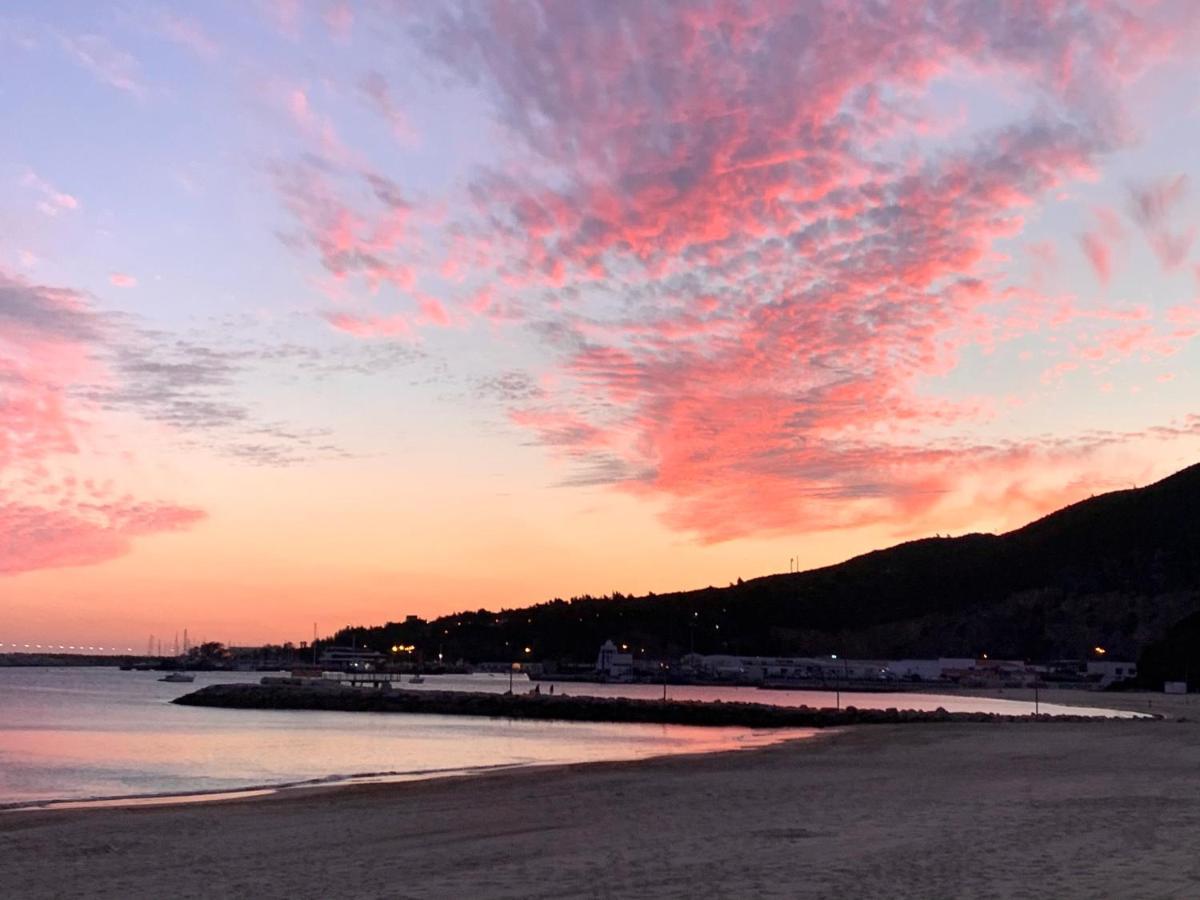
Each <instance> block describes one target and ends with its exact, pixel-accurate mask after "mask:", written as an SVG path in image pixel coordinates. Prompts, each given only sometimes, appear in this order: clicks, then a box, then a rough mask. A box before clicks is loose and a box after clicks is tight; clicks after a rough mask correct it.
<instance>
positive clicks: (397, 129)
mask: <svg viewBox="0 0 1200 900" xmlns="http://www.w3.org/2000/svg"><path fill="white" fill-rule="evenodd" d="M358 89H359V92H360V93H361V94H362V95H363V96H364V97H365V98H366V99H367V101H368V102H369V103H370V105H371V107H372V109H374V110H375V112H376V113H377V114H378V115H379V116H381V117H382V118H383V119H384V121H385V122H387V124H388V127H389V128H390V129H391V132H392V135H393V136H394V137H395V138H396V140H397V141H399V142H400V143H401V144H403V145H405V146H412V145H413V144H415V143H416V137H417V136H416V132H415V131H414V130H413V127H412V123H411V122H409V120H408V117H407V116H406V115H405V114H404V112H403V110H401V109H400V108H399V107H398V106H397V105H396V103H395V101H394V100H393V99H392V95H391V91H390V89H389V87H388V83H387V79H386V78H384V77H383V75H381V74H380V73H379V72H376V71H373V70H372V71H370V72H368V73H367V74H366V75H364V76H363V77H362V78H361V79H360V80H359V82H358Z"/></svg>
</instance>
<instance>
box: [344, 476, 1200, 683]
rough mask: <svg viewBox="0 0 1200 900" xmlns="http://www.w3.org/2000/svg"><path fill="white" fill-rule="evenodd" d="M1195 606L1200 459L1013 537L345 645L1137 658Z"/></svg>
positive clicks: (449, 622) (1199, 576)
mask: <svg viewBox="0 0 1200 900" xmlns="http://www.w3.org/2000/svg"><path fill="white" fill-rule="evenodd" d="M1198 612H1200V465H1196V466H1192V467H1190V468H1188V469H1185V470H1183V471H1181V472H1178V473H1176V474H1175V475H1172V476H1170V477H1169V478H1166V479H1164V480H1163V481H1160V482H1158V483H1156V484H1153V485H1150V486H1148V487H1143V488H1135V489H1131V490H1124V491H1116V492H1113V493H1109V494H1103V495H1101V496H1097V497H1093V498H1091V499H1088V500H1084V501H1082V502H1080V503H1076V504H1073V505H1072V506H1068V507H1066V508H1064V509H1061V510H1059V511H1057V512H1055V513H1052V514H1051V515H1048V516H1046V517H1044V518H1042V519H1039V520H1038V521H1036V522H1033V523H1031V524H1029V525H1026V526H1025V527H1023V528H1020V529H1017V530H1016V531H1012V532H1009V533H1007V534H1002V535H991V534H970V535H965V536H962V537H954V538H927V539H924V540H917V541H911V542H908V543H904V544H900V545H898V546H895V547H890V548H888V549H886V550H877V551H874V552H872V553H867V554H865V555H863V556H859V557H855V558H853V559H850V560H847V561H845V562H843V563H839V564H837V565H832V566H826V567H824V568H820V569H813V570H811V571H807V572H800V573H794V574H780V575H769V576H765V577H762V578H755V579H752V580H749V581H745V582H743V581H741V580H739V581H737V582H736V583H734V584H730V585H729V586H727V587H708V588H702V589H700V590H692V591H683V592H678V593H671V594H660V595H648V596H645V597H626V596H622V595H621V594H614V595H613V596H611V597H576V598H573V599H571V600H570V601H564V600H561V599H556V600H553V601H550V602H548V603H540V604H537V605H535V606H530V607H527V608H524V609H516V610H501V611H498V612H492V611H487V610H482V609H481V610H479V611H477V612H470V613H461V614H457V615H452V616H445V617H443V618H440V619H436V620H434V621H431V622H423V621H421V620H417V619H413V618H411V617H410V619H409V620H407V621H406V622H402V623H389V624H388V625H384V626H379V627H374V628H352V629H344V630H343V631H341V632H339V633H338V634H337V635H336V636H335V638H334V641H336V642H337V643H343V642H345V643H348V642H350V641H351V640H354V641H357V642H358V644H359V645H360V646H371V647H375V648H376V649H379V650H382V651H385V652H386V651H387V650H388V649H389V648H391V647H392V646H393V645H397V644H401V645H415V646H416V647H417V648H419V650H420V652H421V653H422V654H423V655H424V658H425V659H427V660H432V659H435V658H436V657H437V654H438V653H441V654H442V655H443V657H444V658H445V659H446V660H455V659H460V658H462V659H467V660H472V661H480V660H516V659H530V660H562V661H579V662H581V661H587V660H591V659H594V658H595V654H596V649H597V647H598V646H599V645H600V643H601V642H602V641H604V640H605V639H608V638H611V639H613V640H616V641H618V642H621V643H626V644H628V645H630V647H631V648H633V650H634V651H635V652H638V653H642V652H644V653H645V654H646V655H648V656H658V655H662V654H670V655H679V654H682V653H686V652H688V651H689V650H691V649H695V650H696V651H699V652H727V651H728V652H738V653H753V654H770V655H775V654H780V655H783V654H788V655H821V654H828V653H840V654H843V655H847V656H857V657H903V656H930V655H932V656H937V655H947V656H950V655H955V656H956V655H974V654H980V653H985V652H986V653H989V654H990V655H992V656H997V657H1009V658H1024V659H1049V658H1055V657H1066V658H1072V657H1080V656H1083V655H1085V654H1086V653H1087V652H1088V651H1089V650H1090V648H1092V647H1093V646H1096V645H1103V646H1105V647H1107V648H1108V649H1109V652H1110V654H1111V655H1112V656H1114V657H1116V656H1120V657H1125V658H1129V657H1137V656H1138V655H1139V654H1140V653H1141V652H1142V650H1143V649H1145V648H1146V647H1147V646H1150V645H1156V642H1161V641H1163V640H1164V639H1166V638H1167V636H1168V635H1169V634H1170V633H1172V632H1171V629H1172V628H1173V627H1174V626H1175V625H1176V623H1179V622H1181V621H1182V620H1184V619H1186V618H1187V617H1188V616H1190V615H1192V614H1194V613H1198ZM1193 630H1195V629H1193ZM1177 643H1178V642H1177ZM1172 646H1174V645H1172ZM526 648H528V652H527V651H526ZM1162 652H1164V653H1165V652H1166V651H1162ZM1173 652H1175V653H1178V652H1180V651H1179V648H1178V647H1176V649H1175V651H1173ZM1164 658H1165V657H1164ZM1198 674H1200V668H1198Z"/></svg>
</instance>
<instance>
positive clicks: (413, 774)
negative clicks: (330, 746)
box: [0, 728, 841, 817]
mask: <svg viewBox="0 0 1200 900" xmlns="http://www.w3.org/2000/svg"><path fill="white" fill-rule="evenodd" d="M742 730H745V729H742ZM840 730H841V729H837V728H827V729H797V728H787V729H761V730H757V731H750V732H749V734H748V735H747V736H748V737H750V738H754V739H755V740H753V741H752V742H750V743H747V744H744V745H740V746H728V747H723V748H720V749H707V750H688V751H686V752H679V753H671V752H666V753H656V754H653V755H650V756H643V757H637V758H633V759H619V758H618V759H598V760H578V761H571V762H541V763H539V762H533V763H493V764H488V765H479V766H460V767H453V768H446V769H425V770H420V769H416V770H409V771H388V772H360V773H352V774H349V775H328V776H324V777H318V778H306V779H301V780H297V781H285V782H278V783H264V784H253V785H246V786H244V787H232V788H227V789H223V790H196V791H180V792H163V793H150V794H126V795H109V796H103V797H87V798H69V797H65V798H50V799H36V800H19V801H11V802H0V817H3V816H4V814H5V813H25V814H28V813H33V812H48V813H56V812H63V811H69V810H70V811H80V810H101V809H135V808H144V807H155V808H160V807H170V806H186V805H191V804H196V803H205V804H216V803H227V802H244V801H247V800H269V799H275V798H281V797H283V796H290V795H292V794H295V793H297V792H304V791H328V790H330V789H335V790H338V791H343V790H352V789H354V788H358V787H365V786H372V785H373V786H379V785H399V784H410V783H413V782H425V781H440V780H443V779H462V778H480V777H484V776H487V775H492V774H495V773H499V772H513V773H516V772H526V771H551V770H554V769H558V768H562V767H572V766H589V765H614V764H625V763H629V764H635V763H641V762H648V761H651V760H657V759H677V758H701V757H707V756H716V755H721V754H724V753H751V752H755V751H758V750H765V749H768V748H770V747H774V746H776V745H779V744H786V743H793V742H802V741H811V740H816V739H818V738H828V737H831V736H833V735H835V734H838V733H839V732H840Z"/></svg>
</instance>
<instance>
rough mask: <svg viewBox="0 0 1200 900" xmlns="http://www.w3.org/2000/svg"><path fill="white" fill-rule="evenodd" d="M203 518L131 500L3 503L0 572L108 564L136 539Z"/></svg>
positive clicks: (0, 510) (185, 509)
mask: <svg viewBox="0 0 1200 900" xmlns="http://www.w3.org/2000/svg"><path fill="white" fill-rule="evenodd" d="M203 519H204V512H203V511H202V510H199V509H195V508H191V507H183V506H175V505H172V504H164V503H149V502H133V501H129V500H125V501H118V502H113V503H105V504H83V505H78V506H75V507H72V508H68V509H62V508H53V507H42V506H29V505H25V504H20V503H0V533H2V534H4V538H5V539H4V540H3V541H0V575H14V574H17V573H20V572H30V571H35V570H37V569H51V568H62V567H64V566H89V565H96V564H98V563H103V562H107V561H109V560H112V559H116V558H118V557H121V556H124V555H125V554H127V553H128V552H129V551H130V549H131V547H132V542H133V539H134V538H137V537H142V536H145V535H150V534H160V533H163V532H169V531H179V530H183V529H186V528H189V527H191V526H193V525H195V524H196V523H197V522H200V521H201V520H203Z"/></svg>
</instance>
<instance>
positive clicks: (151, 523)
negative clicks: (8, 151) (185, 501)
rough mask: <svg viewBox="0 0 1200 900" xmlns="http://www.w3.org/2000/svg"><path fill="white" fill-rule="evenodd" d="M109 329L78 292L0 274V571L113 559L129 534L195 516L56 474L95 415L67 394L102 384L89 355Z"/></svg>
mask: <svg viewBox="0 0 1200 900" xmlns="http://www.w3.org/2000/svg"><path fill="white" fill-rule="evenodd" d="M114 327H115V326H114V322H113V320H112V319H110V318H109V317H106V316H104V315H102V314H101V313H99V312H97V311H96V310H95V309H94V308H93V307H92V306H91V304H90V303H89V301H88V298H87V297H85V296H84V295H82V294H80V293H79V292H76V291H71V290H68V289H64V288H56V287H49V286H46V285H38V284H33V283H30V282H28V281H25V280H23V279H20V278H17V277H14V276H11V275H8V274H6V273H4V272H3V271H0V423H2V427H0V478H3V481H4V484H5V496H4V499H3V501H0V535H3V538H2V539H0V573H15V572H24V571H31V570H34V569H41V568H48V567H54V566H62V565H85V564H90V563H95V562H101V561H104V560H107V559H112V558H115V557H117V556H120V555H122V554H124V553H126V552H127V551H128V549H129V547H130V545H131V544H130V542H131V541H132V540H133V539H134V538H136V537H140V536H143V535H148V534H152V533H156V532H161V531H174V530H178V529H180V528H184V527H187V526H188V525H190V524H192V523H194V522H196V521H198V520H199V519H200V518H202V516H203V513H202V512H201V511H199V510H197V509H194V508H191V507H183V506H178V505H175V504H171V503H166V502H158V501H147V500H138V499H135V498H132V497H122V498H114V497H113V496H111V495H110V493H109V492H108V491H107V490H106V489H105V488H103V487H98V486H96V485H95V484H93V483H92V482H90V481H87V480H84V481H82V482H80V481H79V480H78V479H76V478H75V477H74V476H72V475H65V476H64V475H63V474H62V470H61V468H60V465H59V464H60V463H61V462H62V461H63V460H77V459H79V458H80V457H82V456H83V454H84V451H85V448H86V447H87V446H88V444H89V442H90V440H91V438H92V436H93V432H94V429H93V424H92V413H93V412H94V411H93V410H92V409H91V408H90V407H89V405H88V404H87V403H85V402H82V401H80V400H79V399H78V398H77V397H76V395H75V390H76V389H77V388H80V387H82V386H84V385H89V384H96V383H102V382H103V381H104V380H105V379H106V378H108V377H109V373H107V372H106V371H105V370H104V368H103V367H102V366H101V365H100V364H99V363H97V362H96V361H95V357H96V356H98V355H99V354H100V353H101V352H103V351H104V350H106V349H107V348H109V347H110V346H111V344H112V342H113V340H114V338H115V337H116V335H115V333H114Z"/></svg>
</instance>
